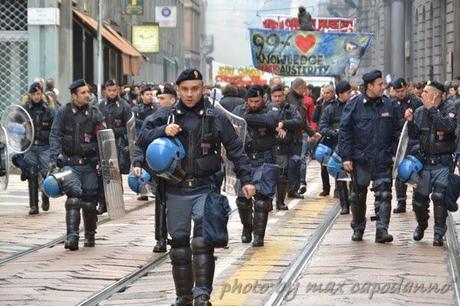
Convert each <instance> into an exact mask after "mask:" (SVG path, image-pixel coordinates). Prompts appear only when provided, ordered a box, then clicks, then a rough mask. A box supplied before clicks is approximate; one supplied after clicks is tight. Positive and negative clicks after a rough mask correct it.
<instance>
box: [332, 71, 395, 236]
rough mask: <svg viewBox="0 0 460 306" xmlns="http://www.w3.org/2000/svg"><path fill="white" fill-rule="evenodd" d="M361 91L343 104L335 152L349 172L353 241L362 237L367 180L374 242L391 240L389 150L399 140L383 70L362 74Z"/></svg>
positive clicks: (390, 164)
mask: <svg viewBox="0 0 460 306" xmlns="http://www.w3.org/2000/svg"><path fill="white" fill-rule="evenodd" d="M363 81H364V93H363V94H360V95H358V96H356V97H355V98H353V99H352V100H351V101H350V102H348V103H347V104H346V105H345V108H344V109H343V112H342V120H341V122H340V127H339V129H340V130H339V145H338V153H339V155H340V156H341V157H342V160H343V166H344V169H345V171H347V172H351V173H352V189H353V190H352V201H351V212H352V221H351V227H352V228H353V236H352V238H351V239H352V240H353V241H361V240H362V239H363V234H364V229H365V227H366V196H367V188H368V186H369V183H370V181H373V185H372V190H373V191H374V196H375V213H376V215H377V217H376V219H377V224H376V234H375V242H379V243H385V242H391V241H393V236H391V235H390V234H388V224H389V223H390V214H391V182H392V178H391V166H392V150H393V149H395V144H396V143H397V141H398V136H399V135H398V131H399V128H398V127H399V121H398V118H397V115H396V114H395V112H396V110H395V108H394V107H393V104H392V103H391V101H390V100H389V99H388V98H387V97H385V96H383V91H384V82H383V78H382V72H381V71H378V70H374V71H371V72H369V73H366V74H364V75H363Z"/></svg>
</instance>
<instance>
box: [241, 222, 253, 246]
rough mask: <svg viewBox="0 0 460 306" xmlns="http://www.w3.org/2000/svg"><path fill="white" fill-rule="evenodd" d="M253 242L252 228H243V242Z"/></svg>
mask: <svg viewBox="0 0 460 306" xmlns="http://www.w3.org/2000/svg"><path fill="white" fill-rule="evenodd" d="M251 241H252V228H249V227H244V226H243V232H242V233H241V242H242V243H250V242H251Z"/></svg>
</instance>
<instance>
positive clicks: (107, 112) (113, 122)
mask: <svg viewBox="0 0 460 306" xmlns="http://www.w3.org/2000/svg"><path fill="white" fill-rule="evenodd" d="M104 91H105V98H104V99H103V100H102V102H101V103H100V104H99V110H100V111H101V113H102V115H103V116H104V118H105V121H106V123H107V128H109V129H112V130H113V133H114V134H115V141H116V144H117V153H118V163H119V164H120V172H121V173H122V174H128V173H129V166H130V160H129V153H128V132H127V129H126V123H127V122H128V120H129V119H131V116H132V112H131V108H130V106H129V104H128V102H126V101H125V100H124V99H122V98H121V97H120V88H119V86H118V84H117V82H116V81H115V80H108V81H107V82H105V84H104Z"/></svg>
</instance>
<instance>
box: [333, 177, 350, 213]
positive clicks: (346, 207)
mask: <svg viewBox="0 0 460 306" xmlns="http://www.w3.org/2000/svg"><path fill="white" fill-rule="evenodd" d="M336 190H337V192H338V194H339V199H340V207H341V208H342V209H341V211H340V214H341V215H348V214H349V213H350V200H349V199H348V188H347V183H346V182H344V181H337V187H336Z"/></svg>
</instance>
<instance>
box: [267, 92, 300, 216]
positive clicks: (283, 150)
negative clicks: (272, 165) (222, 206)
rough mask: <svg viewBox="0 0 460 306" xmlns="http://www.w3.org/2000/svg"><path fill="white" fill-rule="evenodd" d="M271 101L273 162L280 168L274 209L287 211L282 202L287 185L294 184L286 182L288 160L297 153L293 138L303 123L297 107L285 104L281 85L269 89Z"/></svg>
mask: <svg viewBox="0 0 460 306" xmlns="http://www.w3.org/2000/svg"><path fill="white" fill-rule="evenodd" d="M271 101H272V104H271V105H270V107H271V110H272V111H274V112H276V114H277V123H276V128H275V130H276V132H277V133H276V136H275V140H276V142H275V160H276V163H277V164H278V166H280V167H281V169H280V176H279V180H278V184H277V187H276V209H277V210H287V209H288V207H287V206H286V204H285V203H284V200H285V199H286V194H287V191H288V183H289V185H291V184H295V183H296V182H289V180H288V167H289V160H290V159H291V157H292V155H295V153H296V152H297V151H296V148H297V146H296V139H295V138H296V137H299V136H298V135H299V133H300V131H301V129H302V126H303V123H302V117H301V116H300V114H299V112H298V111H297V107H296V106H295V105H293V104H289V103H287V102H286V96H285V94H284V87H283V86H282V85H276V86H274V87H273V88H272V89H271ZM293 149H294V150H293ZM291 186H292V185H291Z"/></svg>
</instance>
